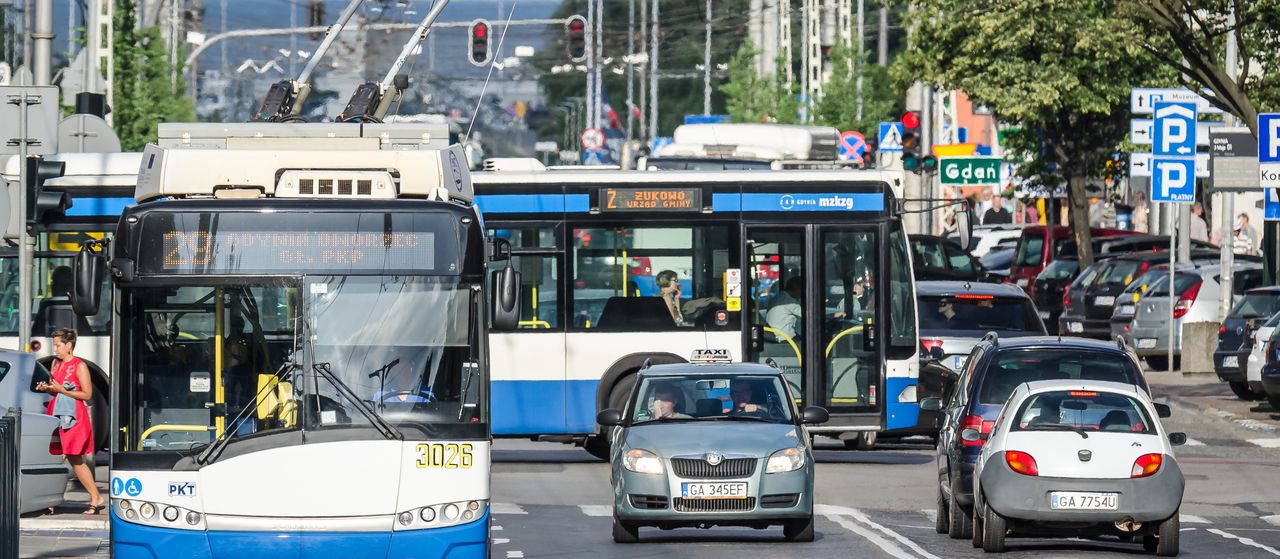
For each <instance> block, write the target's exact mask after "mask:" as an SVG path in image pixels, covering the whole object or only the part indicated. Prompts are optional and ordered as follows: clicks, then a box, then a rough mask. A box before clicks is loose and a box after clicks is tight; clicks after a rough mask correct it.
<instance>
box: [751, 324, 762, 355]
mask: <svg viewBox="0 0 1280 559" xmlns="http://www.w3.org/2000/svg"><path fill="white" fill-rule="evenodd" d="M751 351H753V352H755V353H760V352H762V351H764V325H763V324H755V325H752V326H751Z"/></svg>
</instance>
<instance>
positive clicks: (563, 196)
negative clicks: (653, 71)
mask: <svg viewBox="0 0 1280 559" xmlns="http://www.w3.org/2000/svg"><path fill="white" fill-rule="evenodd" d="M538 167H540V165H535V164H530V163H528V162H526V161H522V160H514V161H513V160H494V161H492V162H491V163H490V165H489V168H490V169H491V170H490V171H486V172H477V173H475V174H473V175H472V180H473V181H474V182H475V184H476V192H477V204H479V205H480V207H481V208H482V209H483V211H484V212H485V219H486V226H487V227H489V229H490V230H491V231H492V232H493V233H494V234H495V235H497V236H498V237H501V238H505V239H508V240H509V241H510V242H511V245H512V254H513V261H514V262H515V266H516V268H517V269H519V270H520V271H521V274H522V278H523V280H522V281H523V301H524V303H523V309H522V315H521V319H520V328H519V329H518V330H517V331H515V332H509V333H500V334H494V335H491V336H490V343H491V346H492V350H491V352H492V359H493V371H492V376H493V404H494V416H493V431H494V434H495V435H496V436H510V437H516V436H519V437H535V438H536V437H543V438H550V439H560V440H568V439H572V440H577V441H580V442H582V443H584V444H585V446H586V448H587V449H588V450H589V451H591V452H592V453H594V454H597V455H601V456H603V455H607V453H606V449H607V443H606V442H605V441H604V440H603V436H602V435H600V434H599V431H598V430H597V426H596V423H595V417H596V413H597V412H598V411H599V410H603V409H606V408H620V407H622V405H621V404H622V400H623V398H625V397H626V395H627V394H628V393H629V392H630V389H631V384H632V383H633V382H634V378H635V374H634V373H635V372H636V371H637V370H638V369H639V368H640V367H642V366H643V365H644V363H646V362H649V363H654V364H657V363H670V362H679V361H685V360H687V359H689V356H690V354H691V353H692V352H693V351H694V350H696V349H704V348H707V349H726V350H729V353H730V354H731V356H732V358H733V359H736V360H742V361H757V362H763V363H772V364H774V365H776V366H777V367H779V368H780V369H781V370H782V371H783V373H784V376H785V377H786V378H787V379H788V382H789V383H790V385H791V389H792V393H793V394H795V395H797V396H798V397H799V399H800V401H801V403H802V404H803V405H818V406H824V407H827V408H828V409H829V410H830V412H831V421H830V422H829V423H827V424H824V425H821V426H814V427H810V428H809V430H810V431H812V432H820V433H824V434H827V435H830V436H836V437H839V438H840V439H842V440H844V441H845V443H846V445H847V446H850V447H857V448H863V447H867V446H870V445H872V444H874V442H875V439H876V436H877V434H878V433H896V434H906V433H912V432H927V431H928V429H929V427H931V426H930V425H917V423H918V420H919V419H920V417H919V413H918V412H919V406H918V404H917V395H916V390H917V388H916V385H917V383H918V371H919V363H918V359H919V350H918V345H919V342H918V339H917V336H916V310H915V309H916V305H915V302H914V285H913V283H912V272H911V259H910V256H909V254H910V253H909V251H908V248H907V236H906V234H905V233H904V231H903V226H902V219H901V217H900V210H899V208H900V206H901V203H900V202H901V201H902V199H903V186H902V181H903V176H902V173H901V172H892V171H852V170H825V171H822V170H809V171H768V170H765V171H755V170H749V171H716V172H688V171H660V172H645V171H617V170H589V169H580V170H563V169H553V170H545V169H539V168H538ZM504 168H511V169H519V170H510V171H506V170H503V169H504ZM673 277H674V280H672V279H671V278H673ZM664 286H665V287H664ZM677 286H678V291H676V288H677ZM789 287H790V289H788V288H789ZM673 292H674V293H675V294H674V295H671V293H673ZM664 294H665V295H666V297H665V298H664ZM677 299H678V301H679V303H678V304H677V303H675V301H676V300H677ZM928 422H929V423H931V422H932V420H931V419H930V420H929V421H928ZM548 436H549V437H548Z"/></svg>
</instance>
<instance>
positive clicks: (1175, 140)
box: [1151, 101, 1196, 157]
mask: <svg viewBox="0 0 1280 559" xmlns="http://www.w3.org/2000/svg"><path fill="white" fill-rule="evenodd" d="M1155 115H1156V119H1155V126H1154V128H1155V130H1153V131H1152V134H1151V137H1152V138H1151V141H1152V144H1153V147H1152V149H1151V152H1152V153H1154V154H1156V156H1157V157H1194V156H1195V153H1196V106H1195V104H1193V103H1170V102H1166V101H1161V102H1158V103H1156V112H1155Z"/></svg>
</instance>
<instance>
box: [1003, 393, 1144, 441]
mask: <svg viewBox="0 0 1280 559" xmlns="http://www.w3.org/2000/svg"><path fill="white" fill-rule="evenodd" d="M1015 417H1017V418H1018V419H1017V421H1016V422H1015V423H1014V424H1013V426H1012V428H1011V429H1010V430H1011V431H1040V430H1051V429H1063V428H1070V429H1072V430H1084V431H1102V432H1117V433H1131V434H1132V433H1141V434H1155V432H1156V431H1155V425H1154V424H1153V423H1152V421H1151V417H1150V416H1149V415H1148V414H1147V412H1146V409H1145V408H1144V407H1143V406H1142V404H1140V403H1138V400H1137V399H1136V398H1134V397H1132V396H1126V395H1124V394H1116V393H1111V392H1097V391H1092V390H1055V391H1053V392H1041V393H1039V394H1036V395H1034V396H1032V397H1030V398H1027V400H1026V402H1025V403H1023V404H1022V407H1021V408H1020V409H1019V410H1018V413H1017V415H1016V416H1015Z"/></svg>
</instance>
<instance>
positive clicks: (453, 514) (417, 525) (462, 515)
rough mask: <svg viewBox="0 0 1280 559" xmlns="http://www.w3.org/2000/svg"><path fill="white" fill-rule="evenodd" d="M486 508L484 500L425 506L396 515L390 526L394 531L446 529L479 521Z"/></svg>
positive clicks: (487, 505) (487, 503)
mask: <svg viewBox="0 0 1280 559" xmlns="http://www.w3.org/2000/svg"><path fill="white" fill-rule="evenodd" d="M488 507H489V502H488V501H485V500H474V501H456V502H452V503H439V504H435V505H427V506H425V507H420V508H412V509H409V510H407V511H403V512H400V513H397V514H396V515H395V517H396V519H395V522H393V523H392V524H391V526H392V529H393V530H395V531H404V530H428V529H434V528H448V527H450V526H458V525H461V524H466V523H468V522H473V521H475V520H478V519H480V518H481V517H483V516H484V515H485V513H486V512H487V509H488Z"/></svg>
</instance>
